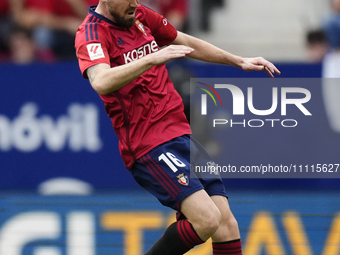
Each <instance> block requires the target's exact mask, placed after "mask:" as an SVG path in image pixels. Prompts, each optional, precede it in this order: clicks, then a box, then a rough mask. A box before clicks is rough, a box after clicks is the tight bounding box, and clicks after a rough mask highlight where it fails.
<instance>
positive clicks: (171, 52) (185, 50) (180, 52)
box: [148, 45, 194, 65]
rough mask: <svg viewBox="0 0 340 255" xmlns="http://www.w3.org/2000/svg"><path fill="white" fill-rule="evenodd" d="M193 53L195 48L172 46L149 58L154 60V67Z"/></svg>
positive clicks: (150, 55)
mask: <svg viewBox="0 0 340 255" xmlns="http://www.w3.org/2000/svg"><path fill="white" fill-rule="evenodd" d="M193 52H194V49H193V48H190V47H187V46H184V45H170V46H168V47H166V48H163V49H161V50H159V51H157V52H155V53H152V54H149V55H148V56H149V57H150V58H152V63H153V64H154V65H162V64H164V63H166V62H168V61H169V60H171V59H175V58H184V57H186V56H187V55H189V54H191V53H193Z"/></svg>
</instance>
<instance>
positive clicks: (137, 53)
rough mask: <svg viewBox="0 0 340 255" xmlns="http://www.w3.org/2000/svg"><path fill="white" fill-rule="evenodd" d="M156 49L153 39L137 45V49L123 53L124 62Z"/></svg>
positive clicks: (126, 62)
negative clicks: (139, 45)
mask: <svg viewBox="0 0 340 255" xmlns="http://www.w3.org/2000/svg"><path fill="white" fill-rule="evenodd" d="M158 50H159V48H158V45H157V43H156V42H155V41H152V42H151V43H148V44H145V45H143V46H141V47H139V48H138V49H134V50H132V51H129V52H128V53H125V54H124V61H125V64H128V63H130V62H132V61H135V60H137V59H140V58H142V57H144V56H146V55H148V54H150V53H154V52H157V51H158Z"/></svg>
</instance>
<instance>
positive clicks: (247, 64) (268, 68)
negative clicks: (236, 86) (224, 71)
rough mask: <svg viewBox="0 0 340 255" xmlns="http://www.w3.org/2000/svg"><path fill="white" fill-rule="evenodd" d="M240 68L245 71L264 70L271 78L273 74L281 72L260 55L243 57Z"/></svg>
mask: <svg viewBox="0 0 340 255" xmlns="http://www.w3.org/2000/svg"><path fill="white" fill-rule="evenodd" d="M241 68H242V69H243V70H245V71H265V72H266V73H267V74H268V75H269V76H270V77H272V78H274V74H277V75H280V74H281V72H280V71H279V69H277V68H276V67H275V66H274V65H273V64H272V63H271V62H269V61H267V60H265V59H264V58H262V57H258V58H243V61H242V64H241Z"/></svg>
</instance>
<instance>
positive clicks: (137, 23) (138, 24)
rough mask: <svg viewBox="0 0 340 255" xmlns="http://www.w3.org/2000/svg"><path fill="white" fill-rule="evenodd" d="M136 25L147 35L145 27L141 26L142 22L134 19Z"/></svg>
mask: <svg viewBox="0 0 340 255" xmlns="http://www.w3.org/2000/svg"><path fill="white" fill-rule="evenodd" d="M136 25H137V27H138V29H139V30H140V31H141V32H142V33H143V34H144V35H145V36H147V33H146V31H145V28H144V26H143V24H142V23H141V22H140V21H139V20H136Z"/></svg>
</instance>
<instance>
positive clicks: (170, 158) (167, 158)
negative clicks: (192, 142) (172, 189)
mask: <svg viewBox="0 0 340 255" xmlns="http://www.w3.org/2000/svg"><path fill="white" fill-rule="evenodd" d="M158 160H159V161H161V160H163V161H164V162H165V164H167V165H168V167H170V169H171V170H172V171H173V172H174V173H176V172H177V171H178V168H177V167H176V166H178V167H185V166H186V165H185V164H184V163H183V162H182V161H180V160H179V159H178V158H176V156H175V155H174V154H172V153H170V152H167V153H166V155H165V154H164V153H162V154H161V155H160V156H159V157H158ZM175 165H176V166H175Z"/></svg>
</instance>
